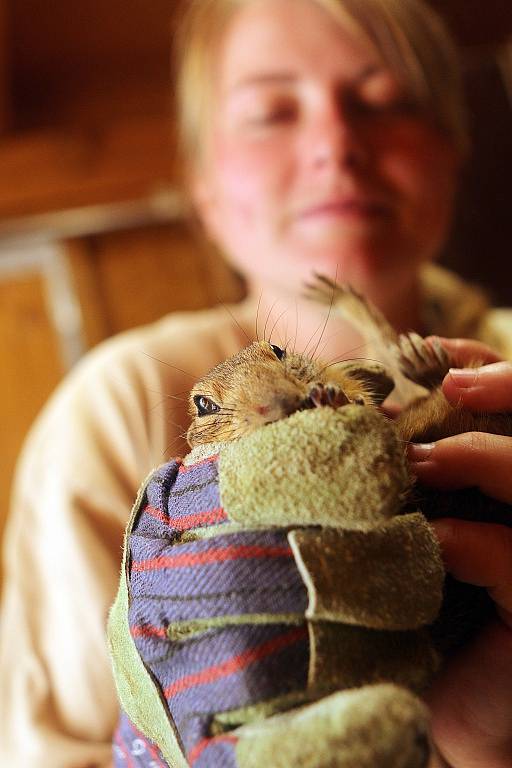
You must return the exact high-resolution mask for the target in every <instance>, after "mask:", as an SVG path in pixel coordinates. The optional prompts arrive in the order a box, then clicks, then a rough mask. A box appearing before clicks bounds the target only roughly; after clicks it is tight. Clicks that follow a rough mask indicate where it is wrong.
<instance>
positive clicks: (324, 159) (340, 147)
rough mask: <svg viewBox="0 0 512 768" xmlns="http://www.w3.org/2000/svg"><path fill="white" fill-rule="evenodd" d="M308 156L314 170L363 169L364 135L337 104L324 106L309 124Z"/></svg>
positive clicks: (366, 149)
mask: <svg viewBox="0 0 512 768" xmlns="http://www.w3.org/2000/svg"><path fill="white" fill-rule="evenodd" d="M309 155H310V159H311V162H312V164H313V165H314V166H315V168H324V167H329V166H336V167H339V168H354V169H355V168H364V167H365V166H366V165H367V163H368V160H369V155H370V152H369V147H368V145H367V141H366V137H365V132H364V131H362V130H361V129H360V127H359V126H358V125H357V120H356V119H355V116H354V115H353V114H351V112H350V109H349V108H348V107H347V106H344V105H342V104H340V103H339V102H333V103H330V104H328V105H325V106H324V107H323V109H322V110H321V111H320V112H319V113H318V114H317V115H316V117H315V119H314V120H313V121H312V124H311V133H310V137H309Z"/></svg>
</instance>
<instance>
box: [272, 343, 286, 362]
mask: <svg viewBox="0 0 512 768" xmlns="http://www.w3.org/2000/svg"><path fill="white" fill-rule="evenodd" d="M270 348H271V350H272V352H273V353H274V355H275V356H276V357H277V359H278V360H284V358H285V357H286V350H284V349H281V347H278V346H277V345H276V344H271V345H270Z"/></svg>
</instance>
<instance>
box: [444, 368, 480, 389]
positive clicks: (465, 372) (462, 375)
mask: <svg viewBox="0 0 512 768" xmlns="http://www.w3.org/2000/svg"><path fill="white" fill-rule="evenodd" d="M448 373H449V374H450V378H451V380H452V381H453V383H454V384H455V386H456V387H459V388H460V389H469V388H470V387H474V386H475V385H476V382H477V379H478V368H450V370H449V371H448Z"/></svg>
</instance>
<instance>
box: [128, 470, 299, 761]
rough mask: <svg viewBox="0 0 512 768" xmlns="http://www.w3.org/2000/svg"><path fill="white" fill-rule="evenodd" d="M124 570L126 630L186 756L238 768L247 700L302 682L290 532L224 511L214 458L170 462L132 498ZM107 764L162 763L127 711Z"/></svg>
mask: <svg viewBox="0 0 512 768" xmlns="http://www.w3.org/2000/svg"><path fill="white" fill-rule="evenodd" d="M127 574H128V584H129V594H130V603H129V626H130V633H131V636H132V638H133V640H134V642H135V645H136V648H137V651H138V653H139V654H140V657H141V658H142V660H143V662H144V664H145V666H146V667H147V669H148V670H149V671H150V674H151V676H152V678H153V679H154V681H155V683H156V684H157V686H158V688H159V690H160V691H161V693H162V696H163V697H164V699H165V703H166V705H167V708H168V715H169V719H170V721H172V725H173V727H174V728H175V731H176V733H177V734H178V740H179V743H180V746H181V749H182V751H183V753H184V754H185V755H186V760H187V762H188V764H189V765H191V766H195V768H202V767H206V766H210V767H211V766H226V768H229V766H236V761H235V757H234V742H235V738H234V737H233V735H232V731H233V729H234V728H235V727H236V726H237V725H239V724H240V723H242V722H244V721H246V720H247V719H248V718H249V717H250V714H251V708H252V707H255V706H258V704H259V703H260V702H267V703H268V702H269V701H277V702H279V701H282V702H286V701H287V700H290V699H293V698H294V696H297V699H298V700H300V697H301V694H302V692H303V691H304V689H305V686H306V680H307V668H308V655H309V651H308V639H307V627H306V622H305V619H304V612H305V609H306V606H307V593H306V588H305V586H304V583H303V581H302V579H301V577H300V575H299V572H298V570H297V567H296V565H295V561H294V558H293V555H292V551H291V549H290V545H289V543H288V539H287V535H286V531H285V530H279V529H275V530H261V529H260V530H253V531H243V530H241V529H240V526H238V525H236V524H234V523H232V522H231V521H230V520H229V518H228V516H227V514H226V513H225V511H224V510H223V509H222V507H221V505H220V501H219V488H218V457H217V456H213V457H209V458H207V459H206V460H203V461H200V462H198V463H196V464H194V465H192V466H184V465H183V464H182V463H181V462H180V461H179V460H176V461H172V462H170V463H168V464H166V465H164V466H163V467H161V468H160V469H158V470H157V471H156V472H155V473H154V474H153V475H152V477H151V478H150V480H149V482H148V483H147V485H146V489H145V491H144V493H143V494H142V496H141V498H140V499H139V503H138V505H137V509H136V510H135V514H134V516H133V521H132V526H131V532H130V534H129V561H128V565H127ZM278 706H279V705H278ZM114 761H115V765H116V767H119V768H121V766H122V767H123V768H132V767H133V768H139V766H140V767H141V768H142V767H143V766H144V768H157V767H158V768H161V767H162V766H167V763H166V762H165V760H164V759H163V757H162V755H161V754H160V752H159V751H158V749H157V748H156V747H155V746H154V745H153V744H152V743H151V742H150V741H149V740H148V738H147V737H146V736H144V735H143V734H142V733H141V732H140V730H139V729H137V728H135V726H134V725H133V724H132V723H131V722H130V721H129V719H128V717H127V716H126V715H125V714H123V715H122V717H121V721H120V724H119V728H118V730H117V732H116V735H115V740H114Z"/></svg>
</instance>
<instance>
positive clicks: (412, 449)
mask: <svg viewBox="0 0 512 768" xmlns="http://www.w3.org/2000/svg"><path fill="white" fill-rule="evenodd" d="M435 446H436V444H435V443H410V444H409V446H408V448H407V455H408V457H409V460H410V461H417V462H421V461H427V460H428V459H430V457H431V456H432V451H433V450H434V448H435Z"/></svg>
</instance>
